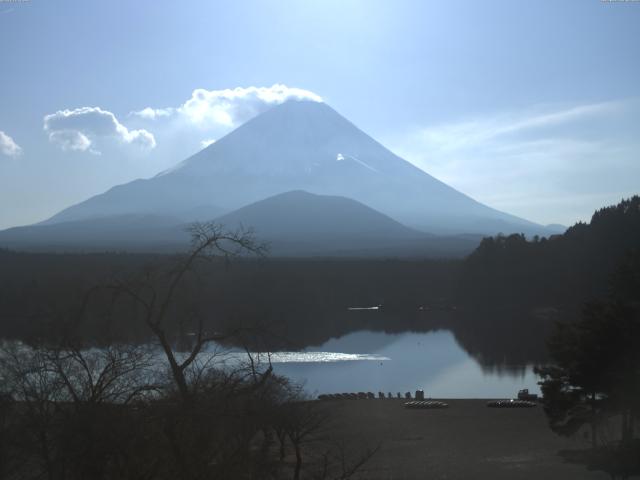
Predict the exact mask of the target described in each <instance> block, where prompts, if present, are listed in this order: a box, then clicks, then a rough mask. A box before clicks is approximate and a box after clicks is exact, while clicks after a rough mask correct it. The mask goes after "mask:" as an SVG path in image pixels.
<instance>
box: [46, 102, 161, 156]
mask: <svg viewBox="0 0 640 480" xmlns="http://www.w3.org/2000/svg"><path fill="white" fill-rule="evenodd" d="M44 130H45V132H47V133H48V134H49V140H50V141H51V142H52V143H55V144H57V145H58V146H60V147H61V148H62V149H63V150H75V151H90V152H92V153H99V152H98V151H97V150H95V149H94V148H93V144H94V142H95V140H96V138H100V137H109V138H115V139H117V140H118V141H119V142H121V143H124V144H129V145H136V146H138V147H140V148H142V149H152V148H154V147H155V146H156V140H155V138H154V136H153V135H152V134H151V133H150V132H148V131H147V130H143V129H140V130H129V129H128V128H127V127H125V126H124V125H122V124H121V123H120V122H119V121H118V119H117V118H116V116H115V115H114V114H113V113H111V112H109V111H107V110H102V109H101V108H100V107H81V108H76V109H74V110H58V111H57V112H56V113H52V114H50V115H46V116H45V117H44Z"/></svg>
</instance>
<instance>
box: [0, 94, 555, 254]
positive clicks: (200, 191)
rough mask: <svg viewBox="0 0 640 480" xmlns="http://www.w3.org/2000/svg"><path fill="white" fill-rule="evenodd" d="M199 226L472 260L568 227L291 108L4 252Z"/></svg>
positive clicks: (10, 236)
mask: <svg viewBox="0 0 640 480" xmlns="http://www.w3.org/2000/svg"><path fill="white" fill-rule="evenodd" d="M293 212H295V214H294V213H293ZM293 218H296V220H295V221H293ZM196 220H199V221H210V220H216V221H219V222H224V223H230V224H234V225H235V224H239V223H242V224H243V225H244V226H245V227H254V228H255V230H256V234H257V236H258V237H261V236H264V237H265V238H266V239H267V240H269V241H270V242H271V243H272V246H273V251H274V253H275V254H278V255H287V254H289V255H309V254H312V255H316V254H318V255H321V254H325V255H326V254H330V255H335V254H338V255H339V254H354V253H355V252H358V251H359V250H362V251H363V252H368V253H369V254H373V255H377V254H384V255H388V254H399V253H404V254H408V255H422V254H435V255H439V254H444V255H462V254H466V253H468V252H470V251H471V250H472V249H473V248H474V247H475V246H476V245H477V242H478V241H479V239H480V238H481V236H482V235H486V234H496V233H498V232H505V233H511V232H522V233H525V234H541V235H548V234H550V233H554V232H557V231H558V229H557V228H555V227H554V228H551V227H543V226H541V225H537V224H535V223H532V222H529V221H527V220H524V219H521V218H518V217H515V216H513V215H509V214H506V213H503V212H500V211H497V210H494V209H492V208H490V207H487V206H485V205H483V204H481V203H479V202H477V201H475V200H473V199H471V198H469V197H468V196H466V195H464V194H462V193H460V192H458V191H456V190H455V189H453V188H451V187H449V186H447V185H446V184H444V183H442V182H440V181H438V180H437V179H435V178H433V177H432V176H430V175H428V174H427V173H425V172H424V171H422V170H420V169H418V168H417V167H415V166H413V165H412V164H410V163H409V162H407V161H405V160H403V159H402V158H400V157H398V156H396V155H394V154H393V153H392V152H390V151H389V150H387V149H386V148H385V147H383V146H382V145H381V144H379V143H378V142H376V141H375V140H374V139H372V138H371V137H369V136H368V135H366V134H365V133H364V132H362V131H361V130H359V129H358V128H357V127H356V126H354V125H353V124H352V123H350V122H349V121H348V120H346V119H345V118H344V117H342V116H341V115H339V114H338V113H337V112H336V111H335V110H333V109H332V108H331V107H329V106H328V105H326V104H324V103H320V102H314V101H288V102H285V103H283V104H281V105H278V106H275V107H273V108H271V109H270V110H268V111H266V112H264V113H262V114H261V115H259V116H257V117H255V118H253V119H252V120H250V121H248V122H247V123H245V124H244V125H241V126H240V127H238V128H237V129H236V130H234V131H232V132H231V133H229V134H228V135H226V136H225V137H223V138H221V139H220V140H218V141H217V142H215V143H214V144H212V145H210V146H208V147H207V148H205V149H203V150H202V151H200V152H198V153H197V154H195V155H193V156H192V157H190V158H188V159H186V160H184V161H183V162H181V163H179V164H178V165H176V166H175V167H173V168H172V169H169V170H167V171H164V172H162V173H160V174H158V175H156V176H155V177H152V178H149V179H139V180H135V181H132V182H130V183H127V184H124V185H119V186H116V187H113V188H112V189H110V190H109V191H107V192H105V193H103V194H100V195H96V196H94V197H92V198H90V199H88V200H86V201H84V202H81V203H79V204H77V205H74V206H71V207H69V208H67V209H65V210H63V211H61V212H60V213H58V214H56V215H54V216H53V217H52V218H50V219H48V220H46V221H44V222H42V223H40V224H36V225H31V226H27V227H18V228H13V229H8V230H5V231H3V232H0V246H5V247H10V248H26V249H63V250H65V249H70V248H71V249H76V248H81V249H85V250H87V249H89V250H91V249H93V250H95V249H105V248H107V249H109V248H111V249H113V248H117V249H127V250H133V251H140V250H153V251H163V250H176V249H180V248H182V247H184V245H186V243H187V242H188V238H189V237H188V235H187V234H186V233H185V231H184V230H185V225H187V224H188V223H190V222H193V221H196ZM426 233H429V234H431V235H426ZM433 235H437V236H440V237H442V236H447V237H449V239H450V240H451V242H449V243H450V244H451V245H455V246H454V247H453V249H450V248H442V245H443V244H444V241H443V240H442V239H439V240H436V239H434V238H433ZM460 235H463V236H462V237H461V236H460ZM429 239H431V240H429ZM360 242H361V244H360V245H359V243H360ZM421 242H422V243H421Z"/></svg>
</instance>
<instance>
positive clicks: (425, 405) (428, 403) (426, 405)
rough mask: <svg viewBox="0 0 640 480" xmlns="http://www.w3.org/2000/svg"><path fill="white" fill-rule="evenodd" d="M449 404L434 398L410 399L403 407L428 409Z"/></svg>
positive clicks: (445, 406)
mask: <svg viewBox="0 0 640 480" xmlns="http://www.w3.org/2000/svg"><path fill="white" fill-rule="evenodd" d="M448 407H449V404H447V403H444V402H439V401H436V400H422V401H416V400H414V401H412V402H406V403H405V404H404V408H409V409H416V410H428V409H435V408H448Z"/></svg>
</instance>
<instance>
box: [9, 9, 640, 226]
mask: <svg viewBox="0 0 640 480" xmlns="http://www.w3.org/2000/svg"><path fill="white" fill-rule="evenodd" d="M0 51H1V52H2V54H1V55H0V87H1V88H0V228H4V227H9V226H13V225H20V224H27V223H31V222H34V221H38V220H42V219H44V218H46V217H48V216H50V215H52V214H54V213H56V212H57V211H59V210H60V209H62V208H64V207H66V206H69V205H70V204H73V203H76V202H78V201H81V200H84V199H85V198H87V197H89V196H91V195H94V194H96V193H100V192H102V191H104V190H106V189H108V188H109V187H111V186H113V185H115V184H118V183H123V182H126V181H129V180H132V179H134V178H139V177H149V176H152V175H154V174H156V173H157V172H159V171H161V170H164V169H166V168H169V167H171V166H172V165H174V164H175V163H177V162H178V161H180V160H182V159H184V158H185V157H187V156H188V155H190V154H192V153H194V152H196V151H197V150H199V149H200V148H202V145H204V144H206V143H207V142H210V141H212V140H216V139H218V138H220V137H221V136H222V135H224V134H225V133H226V132H228V131H229V130H230V129H232V128H233V127H234V126H236V125H237V124H239V123H241V122H242V121H244V120H246V119H247V118H249V117H250V116H251V115H254V114H255V113H257V112H259V111H261V110H262V109H264V108H265V106H267V105H270V104H273V103H274V102H278V101H281V100H282V99H284V98H289V97H291V96H294V97H296V96H297V97H305V96H307V97H315V96H319V97H321V98H322V99H323V100H324V101H326V102H327V103H329V104H330V105H331V106H332V107H333V108H335V109H336V110H338V112H340V113H341V114H343V115H344V116H346V117H347V118H348V119H350V120H351V121H353V122H354V123H355V124H356V125H357V126H359V127H360V128H361V129H363V130H364V131H365V132H367V133H369V134H370V135H372V136H373V137H374V138H376V139H378V140H379V141H381V142H382V143H383V144H384V145H386V146H387V147H389V148H390V149H391V150H393V151H394V152H396V153H398V154H400V155H401V156H403V157H404V158H406V159H407V160H409V161H412V162H413V163H415V164H416V165H418V166H420V167H421V168H423V169H424V170H425V171H427V172H428V173H430V174H432V175H434V176H436V177H437V178H439V179H441V180H443V181H445V182H447V183H449V184H450V185H452V186H453V187H455V188H458V189H459V190H461V191H463V192H464V193H467V194H469V195H471V196H472V197H474V198H476V199H477V200H480V201H482V202H484V203H486V204H488V205H490V206H493V207H496V208H499V209H502V210H505V211H507V212H510V213H513V214H516V215H520V216H523V217H525V218H528V219H530V220H533V221H537V222H540V223H556V222H557V223H564V224H572V223H573V222H575V221H576V220H579V219H583V220H587V219H588V218H589V217H590V215H591V213H592V211H593V210H594V209H596V208H598V207H600V206H603V205H606V204H610V203H614V202H617V201H618V200H619V199H620V198H621V197H624V196H629V195H631V194H633V193H639V192H640V2H603V1H599V0H576V1H570V0H563V1H557V0H548V1H545V0H536V1H522V2H520V1H518V2H515V1H512V0H504V1H490V0H482V1H478V0H469V1H450V2H449V1H443V0H440V1H433V2H429V1H425V0H417V1H400V0H388V1H375V0H363V1H349V0H336V1H331V0H323V1H313V2H312V1H303V0H297V1H282V0H281V1H276V0H273V1H268V0H262V1H255V2H247V1H238V0H234V1H233V2H232V1H224V2H223V1H188V0H185V1H172V2H169V1H158V0H136V1H130V0H110V1H103V2H92V1H86V0H78V1H65V0H56V1H52V0H30V1H6V0H4V1H3V0H0ZM274 85H275V87H273V86H274ZM283 85H286V87H287V88H285V87H284V86H283ZM236 88H239V89H238V90H233V89H236ZM260 88H262V89H260ZM228 89H231V90H232V91H224V90H228ZM292 89H293V90H292ZM295 89H300V90H295Z"/></svg>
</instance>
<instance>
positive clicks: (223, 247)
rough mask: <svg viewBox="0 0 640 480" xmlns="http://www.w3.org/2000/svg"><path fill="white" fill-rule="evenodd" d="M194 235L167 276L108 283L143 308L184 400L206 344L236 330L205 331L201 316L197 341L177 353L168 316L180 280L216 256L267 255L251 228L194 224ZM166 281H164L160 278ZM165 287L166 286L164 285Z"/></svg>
mask: <svg viewBox="0 0 640 480" xmlns="http://www.w3.org/2000/svg"><path fill="white" fill-rule="evenodd" d="M189 232H190V233H191V237H192V248H191V251H190V252H189V253H188V254H187V255H185V256H184V257H181V258H179V259H178V260H177V262H176V264H175V265H174V266H173V268H171V269H170V270H169V271H168V272H166V273H165V275H166V277H165V278H164V279H158V278H157V277H155V276H154V275H153V274H152V272H146V273H145V275H144V276H143V277H142V278H139V279H136V280H133V281H129V282H125V281H117V282H115V283H113V284H110V285H108V286H107V288H108V289H111V290H112V291H113V292H114V293H115V294H116V295H124V296H126V297H128V298H130V299H132V300H133V301H134V302H135V303H136V304H137V305H138V306H139V307H141V309H142V321H143V322H144V324H145V325H146V326H147V327H148V328H149V329H150V330H151V332H152V334H153V335H154V337H155V339H156V340H157V341H158V342H159V344H160V347H161V348H162V350H163V352H164V354H165V356H166V359H167V362H168V364H169V368H170V371H171V375H172V378H173V381H174V382H175V385H176V387H177V389H178V391H179V393H180V396H181V397H182V399H183V400H185V401H186V400H188V399H189V397H190V393H191V392H190V386H189V382H188V379H187V373H186V371H187V369H188V368H189V367H190V366H191V365H192V364H193V363H194V361H195V360H196V358H197V357H198V355H199V354H200V353H201V352H202V351H203V349H204V348H205V346H206V345H207V344H209V343H211V342H221V341H225V340H227V339H229V337H230V336H232V335H233V332H231V333H230V332H227V333H219V332H209V331H206V329H205V325H204V320H203V318H202V317H201V316H200V317H199V318H197V319H195V320H196V322H197V324H196V327H195V332H194V334H193V337H194V339H193V340H194V341H193V343H192V345H191V348H190V350H189V351H188V352H187V353H186V354H185V355H182V356H180V357H179V356H177V355H176V353H175V352H174V349H173V347H172V342H171V339H170V338H169V334H168V326H167V318H168V316H169V312H170V309H171V307H172V303H173V302H174V301H175V299H176V294H177V291H178V288H179V287H180V285H181V283H182V282H183V281H184V280H185V277H186V276H188V275H189V274H195V268H196V266H197V264H198V263H200V262H203V261H211V260H213V259H215V258H223V259H225V260H228V259H229V258H232V257H236V256H238V255H241V254H253V255H258V256H261V255H264V254H265V252H266V248H267V247H266V245H265V244H261V243H259V242H257V241H256V239H255V237H254V234H253V231H252V230H251V229H244V228H242V227H241V228H239V229H237V230H233V231H230V230H226V229H225V228H224V227H223V226H222V225H219V224H217V223H214V222H209V223H195V224H193V225H192V226H191V227H190V228H189ZM158 280H164V281H158ZM162 286H164V288H162Z"/></svg>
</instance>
